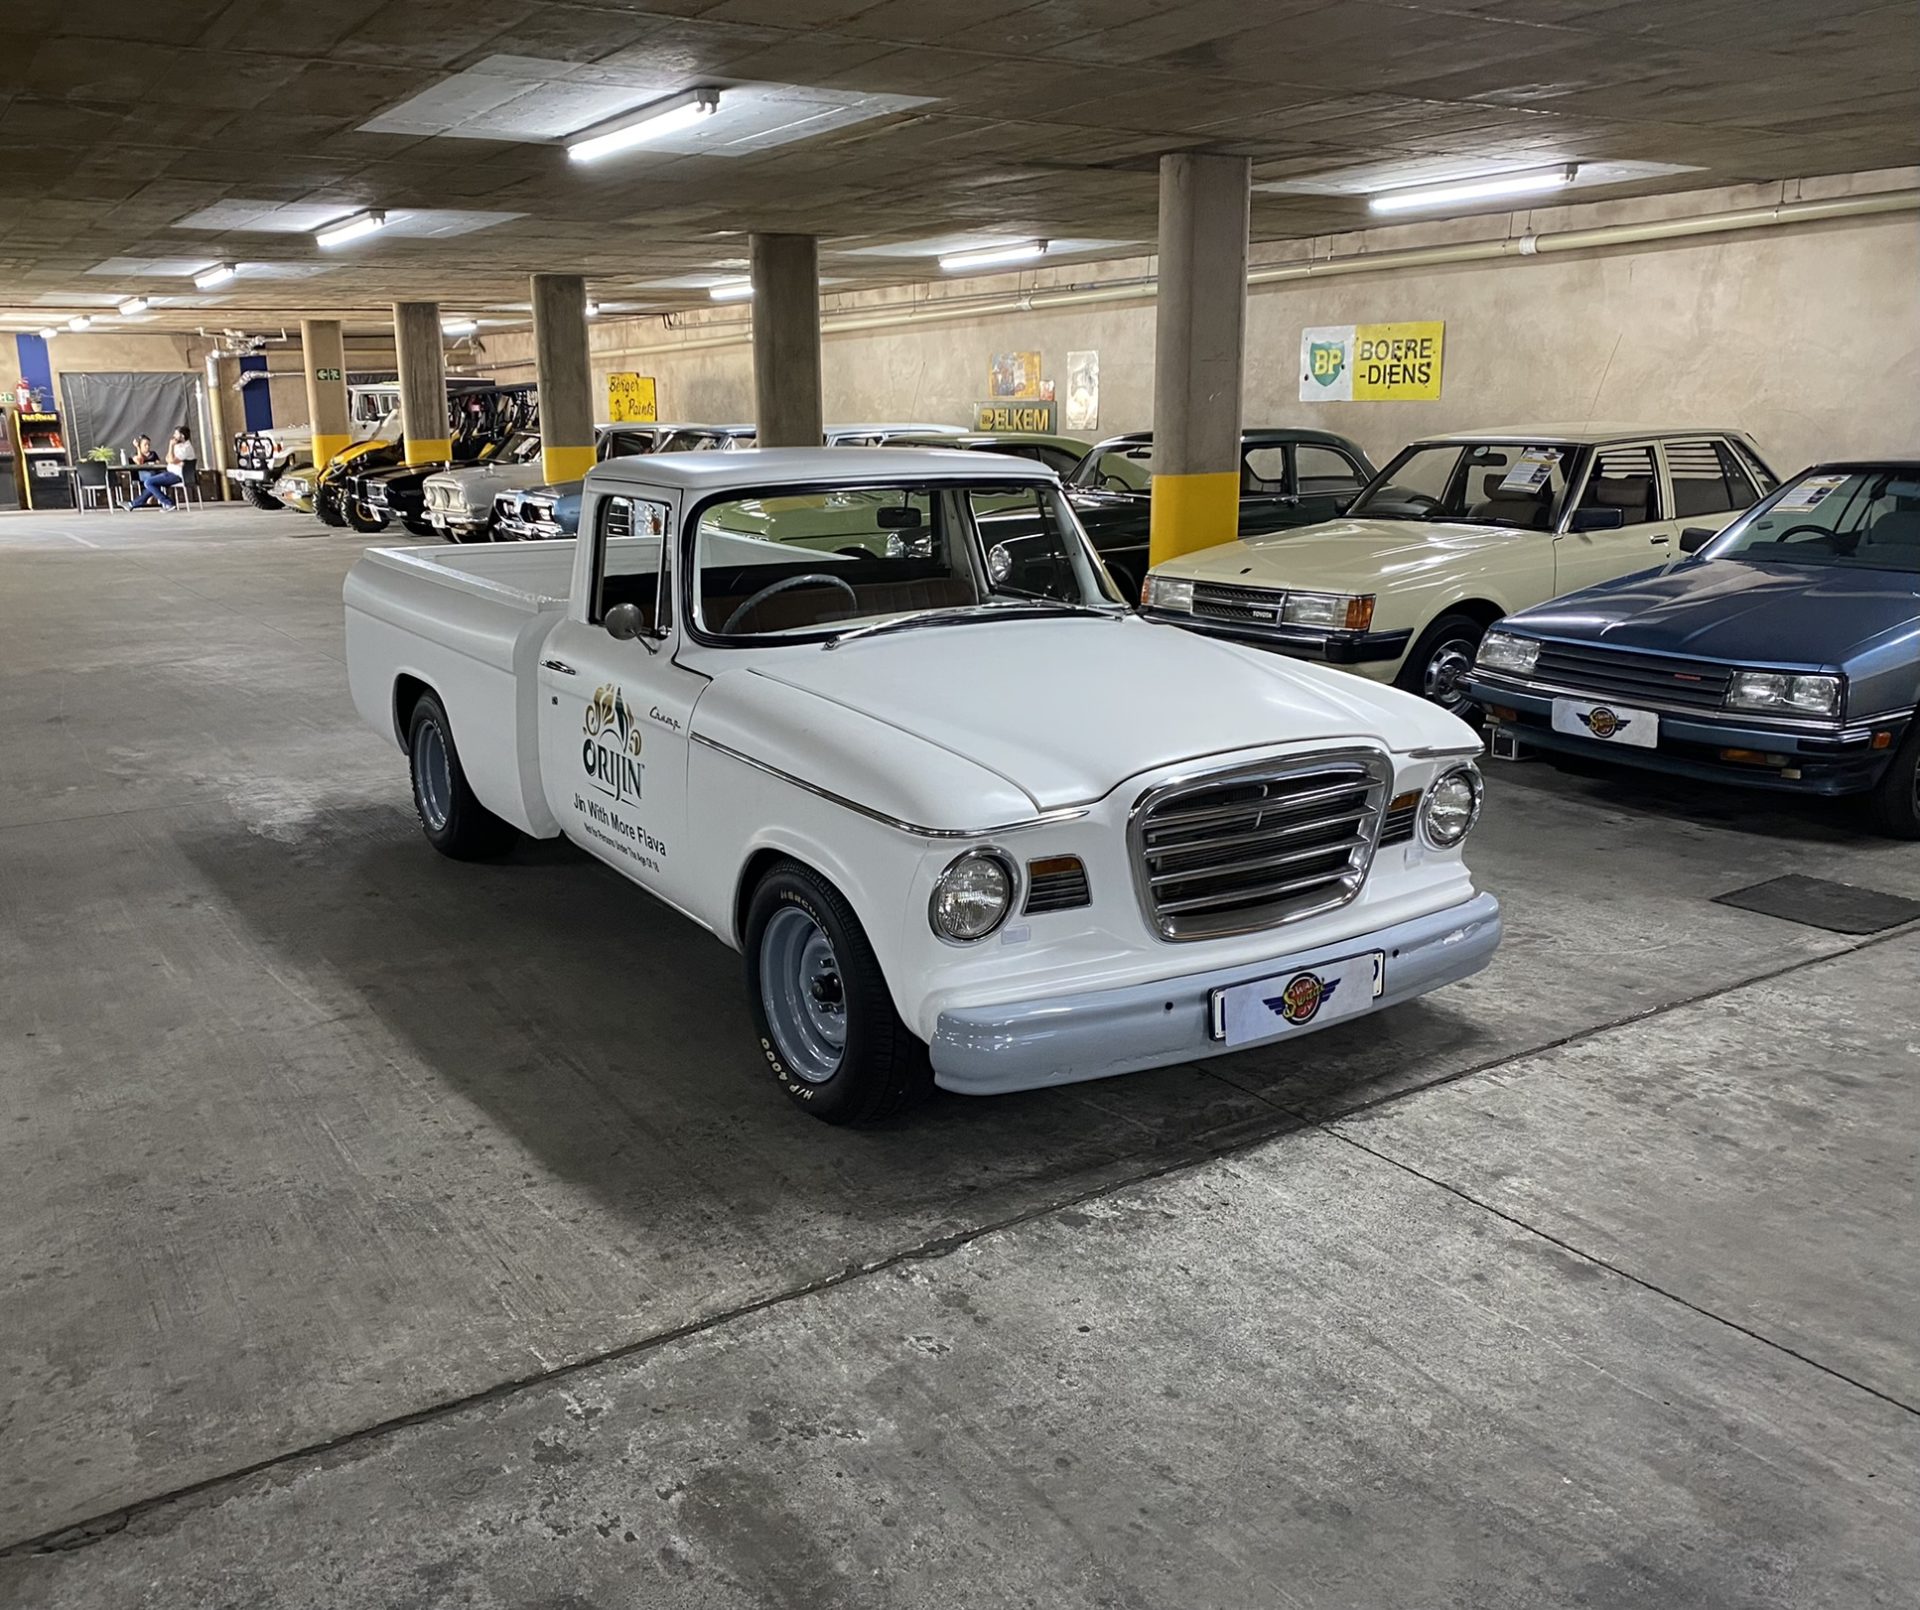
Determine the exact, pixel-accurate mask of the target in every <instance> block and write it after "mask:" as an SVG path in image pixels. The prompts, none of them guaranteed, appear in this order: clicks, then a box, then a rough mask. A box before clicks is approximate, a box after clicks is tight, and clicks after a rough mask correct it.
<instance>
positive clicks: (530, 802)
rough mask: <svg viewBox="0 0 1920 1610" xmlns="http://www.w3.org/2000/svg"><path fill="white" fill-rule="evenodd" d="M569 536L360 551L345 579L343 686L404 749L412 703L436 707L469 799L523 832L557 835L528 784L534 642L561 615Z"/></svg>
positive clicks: (536, 776) (532, 762)
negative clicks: (421, 698)
mask: <svg viewBox="0 0 1920 1610" xmlns="http://www.w3.org/2000/svg"><path fill="white" fill-rule="evenodd" d="M575 546H576V545H575V543H573V542H572V541H559V542H539V543H514V544H511V545H505V546H500V547H494V546H491V545H489V546H484V547H482V546H475V547H471V548H461V547H446V546H437V547H423V548H369V549H368V550H367V551H366V553H365V555H364V556H363V557H362V558H361V559H360V560H359V562H358V563H356V564H355V565H354V567H353V569H352V570H350V571H349V572H348V573H347V580H346V586H345V588H344V589H343V597H344V599H345V602H346V615H347V682H348V685H349V686H350V688H351V689H352V692H353V702H354V706H355V708H356V709H358V710H359V712H360V714H361V716H362V717H363V718H364V719H365V720H366V721H367V722H368V723H369V724H370V725H372V726H373V727H374V728H375V730H376V731H384V732H388V733H390V734H391V735H392V737H393V740H394V742H395V743H397V744H400V745H401V746H402V747H405V745H406V742H407V722H408V719H409V716H410V714H411V710H412V705H413V701H414V700H415V699H416V698H417V697H418V695H419V693H420V692H421V691H422V690H426V691H429V692H431V693H432V694H433V696H434V697H435V698H437V699H438V700H439V701H440V704H441V706H442V707H443V708H444V709H445V710H446V713H447V719H448V723H449V725H450V726H451V728H452V731H453V738H454V742H455V745H456V747H457V748H458V749H459V751H460V761H461V765H462V766H463V767H464V768H465V770H466V773H467V779H468V781H469V782H470V783H471V784H472V786H473V790H474V792H475V793H476V794H478V795H479V797H480V800H481V803H483V804H484V805H485V806H486V807H487V808H488V809H489V810H491V811H493V812H494V813H495V814H496V815H498V816H501V817H504V818H505V819H506V820H507V821H509V822H512V823H513V824H514V825H515V826H516V827H518V828H520V829H521V830H522V831H524V832H528V833H532V834H535V835H536V836H538V837H542V838H545V837H550V836H552V835H553V834H554V833H556V832H557V831H558V830H559V824H558V823H557V822H556V821H555V820H554V818H553V815H552V812H551V811H550V810H549V809H548V806H547V802H546V799H545V796H544V794H543V792H542V790H541V786H540V764H539V759H540V757H539V734H538V721H537V712H536V708H535V706H536V701H537V698H538V692H539V678H538V671H537V665H538V661H539V656H540V649H541V645H542V644H544V643H545V642H546V639H547V635H548V633H549V632H550V631H551V630H552V629H553V626H554V624H555V623H556V622H558V621H559V620H560V619H561V618H562V617H563V616H564V614H565V612H566V607H567V598H568V595H569V593H570V592H571V590H572V578H573V556H574V548H575Z"/></svg>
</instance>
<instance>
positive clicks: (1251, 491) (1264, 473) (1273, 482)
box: [1240, 447, 1287, 497]
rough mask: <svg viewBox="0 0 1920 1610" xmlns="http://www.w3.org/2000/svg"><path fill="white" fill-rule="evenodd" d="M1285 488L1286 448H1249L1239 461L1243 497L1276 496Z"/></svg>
mask: <svg viewBox="0 0 1920 1610" xmlns="http://www.w3.org/2000/svg"><path fill="white" fill-rule="evenodd" d="M1286 489H1287V450H1286V449H1285V448H1284V447H1254V448H1249V449H1248V451H1247V455H1246V457H1245V458H1244V459H1242V460H1241V462H1240V493H1241V495H1242V496H1243V497H1277V496H1279V494H1280V493H1282V492H1284V491H1286Z"/></svg>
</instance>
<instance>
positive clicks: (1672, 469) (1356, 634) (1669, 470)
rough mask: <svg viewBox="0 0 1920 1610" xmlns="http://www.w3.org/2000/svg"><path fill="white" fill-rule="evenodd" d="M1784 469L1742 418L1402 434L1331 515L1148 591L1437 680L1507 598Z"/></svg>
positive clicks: (1442, 690)
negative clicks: (1732, 426)
mask: <svg viewBox="0 0 1920 1610" xmlns="http://www.w3.org/2000/svg"><path fill="white" fill-rule="evenodd" d="M1777 485H1779V480H1778V478H1777V477H1776V476H1775V475H1774V474H1773V472H1772V471H1771V470H1770V469H1768V468H1767V465H1766V463H1765V461H1764V460H1762V458H1761V457H1760V453H1759V450H1758V449H1757V448H1756V447H1755V446H1754V445H1753V443H1752V442H1751V441H1750V440H1748V438H1747V437H1746V436H1744V435H1742V434H1741V433H1740V432H1738V431H1730V430H1666V429H1651V428H1648V427H1646V426H1634V425H1536V426H1528V427H1523V428H1522V429H1519V430H1481V431H1465V432H1462V433H1460V434H1458V435H1453V436H1435V437H1429V438H1427V439H1426V440H1424V441H1418V442H1415V443H1414V444H1413V445H1412V446H1410V447H1407V448H1405V449H1403V450H1402V451H1401V452H1400V454H1399V455H1398V456H1397V457H1395V458H1394V459H1393V461H1392V462H1391V463H1389V464H1388V465H1387V467H1386V468H1385V469H1384V470H1382V471H1380V473H1379V474H1378V475H1376V476H1375V477H1374V478H1373V480H1371V481H1370V482H1368V483H1367V486H1366V487H1365V489H1364V490H1363V491H1362V492H1361V493H1360V495H1359V496H1358V497H1357V498H1355V499H1354V500H1353V503H1352V505H1351V506H1350V507H1349V508H1348V509H1347V510H1346V512H1345V513H1344V514H1343V515H1342V516H1340V517H1339V518H1337V519H1332V520H1328V521H1325V522H1324V523H1322V524H1320V525H1310V526H1303V527H1299V528H1297V529H1284V528H1276V529H1274V530H1272V531H1270V532H1265V533H1251V532H1250V533H1247V534H1245V535H1242V536H1241V537H1240V538H1239V540H1238V541H1235V542H1228V543H1223V544H1222V545H1221V546H1219V547H1217V548H1205V549H1202V550H1200V551H1198V552H1195V553H1189V554H1183V555H1181V556H1180V557H1179V558H1177V559H1173V560H1170V561H1168V562H1167V563H1165V564H1161V565H1156V566H1154V568H1153V570H1152V572H1151V574H1150V575H1149V576H1148V579H1147V590H1146V599H1145V603H1146V608H1147V611H1148V613H1149V614H1151V615H1153V616H1154V617H1156V618H1157V619H1162V620H1177V621H1179V622H1180V623H1181V624H1182V625H1184V626H1187V627H1189V628H1191V629H1192V630H1194V631H1200V632H1208V633H1211V634H1214V635H1216V636H1222V637H1231V638H1234V639H1236V640H1238V641H1240V642H1243V643H1258V644H1260V645H1262V646H1264V647H1268V648H1273V649H1277V650H1279V651H1280V652H1281V653H1283V654H1296V655H1301V656H1304V657H1307V658H1310V659H1317V660H1324V661H1325V662H1327V663H1328V664H1330V665H1341V666H1346V667H1348V668H1349V669H1351V670H1353V671H1356V672H1358V673H1359V674H1360V675H1362V676H1367V677H1371V678H1373V679H1374V680H1376V681H1380V682H1391V683H1393V684H1395V685H1396V686H1398V687H1402V688H1406V689H1407V690H1409V691H1410V692H1413V693H1422V694H1425V695H1426V696H1427V697H1428V698H1430V699H1432V700H1434V701H1435V702H1436V703H1438V704H1440V705H1441V706H1443V707H1444V708H1446V709H1449V710H1453V711H1455V712H1456V713H1462V714H1464V713H1469V712H1470V711H1471V701H1470V700H1469V698H1468V696H1467V692H1466V689H1465V686H1464V684H1463V680H1462V679H1463V678H1464V677H1465V675H1466V673H1467V671H1468V670H1469V669H1470V668H1471V667H1472V665H1473V656H1474V651H1475V649H1477V648H1478V647H1479V645H1480V639H1481V636H1482V635H1483V634H1484V633H1485V632H1486V629H1487V628H1488V627H1489V626H1491V625H1492V624H1493V623H1494V622H1495V621H1497V620H1499V619H1500V618H1501V617H1502V616H1503V615H1511V614H1512V613H1514V611H1516V610H1521V609H1529V608H1531V607H1532V606H1533V605H1535V604H1540V603H1544V602H1546V600H1547V599H1549V598H1556V597H1558V596H1559V595H1560V594H1562V593H1569V592H1572V591H1574V589H1576V588H1579V587H1588V586H1591V585H1592V584H1593V583H1595V582H1599V581H1611V580H1613V579H1614V578H1615V577H1617V576H1626V575H1631V574H1633V573H1634V572H1635V571H1641V570H1650V569H1662V568H1664V567H1666V566H1668V565H1671V564H1673V563H1674V562H1676V561H1677V560H1678V559H1680V558H1681V557H1682V556H1683V553H1684V552H1685V551H1688V549H1687V543H1688V542H1689V541H1690V542H1691V543H1692V545H1693V546H1694V547H1698V546H1699V543H1700V542H1701V541H1704V540H1705V539H1706V538H1707V537H1709V536H1711V535H1713V533H1715V532H1717V531H1718V530H1719V529H1720V527H1721V526H1723V525H1725V524H1727V522H1728V521H1730V520H1732V519H1733V517H1734V516H1735V515H1736V514H1737V513H1738V512H1739V511H1740V510H1742V509H1744V508H1746V507H1748V506H1749V505H1750V504H1752V503H1754V502H1755V501H1757V500H1758V499H1759V498H1760V497H1762V496H1763V495H1764V494H1766V493H1768V492H1771V491H1772V490H1773V489H1774V487H1776V486H1777Z"/></svg>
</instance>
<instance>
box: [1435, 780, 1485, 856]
mask: <svg viewBox="0 0 1920 1610" xmlns="http://www.w3.org/2000/svg"><path fill="white" fill-rule="evenodd" d="M1480 799H1481V785H1480V773H1479V772H1477V771H1476V770H1474V768H1473V767H1471V766H1456V767H1454V769H1453V770H1452V771H1450V772H1445V773H1442V774H1441V776H1440V777H1439V778H1437V779H1436V780H1435V781H1434V784H1433V786H1432V787H1431V788H1429V789H1428V790H1427V794H1426V798H1425V799H1423V800H1421V802H1420V826H1421V828H1422V830H1423V831H1424V832H1425V833H1426V835H1427V842H1428V843H1429V844H1431V845H1433V846H1434V848H1435V849H1440V850H1450V849H1452V848H1453V847H1454V846H1455V845H1456V844H1458V843H1459V842H1460V841H1461V840H1462V839H1464V838H1465V837H1466V836H1467V835H1468V834H1469V833H1471V832H1472V831H1473V824H1474V823H1475V822H1477V821H1479V820H1480Z"/></svg>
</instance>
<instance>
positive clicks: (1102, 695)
mask: <svg viewBox="0 0 1920 1610" xmlns="http://www.w3.org/2000/svg"><path fill="white" fill-rule="evenodd" d="M735 652H738V651H735ZM734 674H735V673H728V674H727V676H726V677H725V678H723V680H731V679H732V676H733V675H734ZM739 674H744V675H747V676H751V677H754V678H756V679H760V680H762V681H763V682H772V683H777V684H779V685H780V686H781V687H782V688H785V689H791V690H794V691H797V692H800V693H804V694H807V695H810V696H811V697H812V698H814V699H817V700H821V701H825V702H826V703H828V704H830V705H833V706H837V707H839V708H840V709H841V710H843V711H848V712H855V713H857V714H859V715H861V716H864V717H866V718H868V720H869V721H871V722H877V723H879V724H881V725H882V726H884V727H887V728H892V729H895V730H896V731H897V732H899V733H900V734H903V735H905V737H906V739H910V740H917V741H918V742H920V743H923V744H928V745H932V746H934V747H936V748H938V749H941V750H945V751H947V752H948V754H950V755H952V756H957V757H962V758H964V759H966V760H968V761H971V762H972V763H973V765H974V766H976V767H978V768H980V769H981V770H983V771H985V772H988V773H991V774H992V775H993V776H994V777H995V778H997V779H1000V780H1001V781H1002V782H1004V783H1005V784H1008V785H1011V787H1012V788H1014V789H1017V790H1018V791H1019V793H1020V794H1022V795H1024V796H1025V797H1026V799H1027V800H1029V801H1031V803H1032V805H1033V806H1034V807H1035V808H1037V809H1041V810H1049V809H1053V808H1055V807H1058V806H1063V805H1077V804H1083V803H1085V802H1087V801H1089V800H1095V799H1099V798H1101V797H1103V796H1104V795H1106V794H1108V793H1111V792H1112V791H1113V790H1114V789H1115V788H1116V787H1118V786H1119V785H1120V784H1122V783H1124V782H1126V781H1127V780H1128V779H1129V778H1131V777H1136V776H1138V775H1140V774H1141V773H1143V772H1147V771H1152V770H1155V769H1157V768H1160V767H1165V766H1171V765H1175V764H1177V763H1180V762H1183V761H1195V760H1202V759H1204V760H1207V761H1209V762H1213V763H1218V764H1230V763H1231V760H1232V757H1233V755H1234V754H1235V752H1236V751H1258V750H1263V749H1270V748H1272V747H1274V746H1275V745H1282V744H1299V743H1309V744H1338V743H1352V742H1362V743H1372V744H1377V745H1379V746H1380V747H1381V748H1383V749H1387V750H1394V751H1401V752H1404V751H1406V750H1409V749H1416V748H1423V747H1430V748H1446V749H1452V748H1458V749H1467V750H1470V749H1473V748H1475V747H1477V745H1478V741H1479V740H1478V736H1477V735H1476V734H1475V733H1474V732H1473V731H1472V730H1471V729H1470V728H1468V727H1467V726H1466V725H1465V724H1464V723H1462V722H1460V721H1458V720H1456V719H1455V718H1454V717H1452V716H1450V715H1448V714H1447V713H1446V712H1445V711H1443V710H1441V709H1439V708H1438V707H1437V706H1435V705H1431V704H1428V703H1427V702H1426V701H1424V700H1422V699H1417V698H1415V697H1413V696H1412V695H1411V694H1407V693H1402V692H1400V691H1398V690H1397V689H1394V688H1388V687H1381V686H1379V685H1377V684H1375V683H1372V682H1368V681H1365V680H1363V679H1362V678H1360V677H1357V676H1353V675H1350V674H1348V673H1346V672H1343V671H1334V670H1329V669H1328V668H1326V667H1324V666H1317V665H1308V664H1305V663H1302V662H1300V661H1297V660H1289V659H1287V658H1285V657H1283V656H1280V655H1274V654H1267V653H1264V652H1262V651H1260V650H1258V649H1253V648H1247V647H1244V646H1242V645H1240V644H1235V643H1228V642H1223V641H1220V640H1219V639H1216V638H1209V637H1201V636H1199V635H1198V634H1196V633H1192V632H1188V631H1185V630H1183V629H1181V628H1180V627H1176V626H1164V625H1159V624H1156V623H1153V622H1149V621H1145V620H1142V619H1139V618H1138V617H1135V616H1126V617H1122V618H1120V619H1118V620H1092V619H1087V618H1085V617H1078V618H1074V617H1069V618H1066V619H1045V620H1032V619H1027V620H1016V621H995V622H992V623H978V622H975V623H966V624H959V625H952V626H928V627H921V628H918V629H910V630H906V631H902V632H898V633H883V634H880V635H878V636H875V637H870V638H864V639H859V640H856V641H853V642H849V643H847V644H846V645H845V646H844V647H841V648H838V649H832V650H827V649H822V648H819V647H816V646H808V647H805V648H801V647H793V648H785V649H779V650H771V651H765V652H755V653H754V654H753V658H752V662H751V667H750V668H748V669H744V670H743V672H742V673H739ZM719 691H720V689H719V687H717V686H716V687H715V688H713V689H711V690H709V692H708V694H707V695H706V697H705V698H703V699H702V701H701V704H700V707H699V710H698V711H697V712H696V715H695V726H696V728H700V727H701V726H702V725H703V717H704V716H705V715H706V714H707V713H708V705H709V702H710V701H712V700H713V695H714V694H715V693H717V692H719ZM731 703H732V701H731V700H721V701H717V702H716V703H715V706H714V708H715V711H716V712H717V711H718V709H719V708H721V707H722V706H725V705H729V704H731ZM756 758H767V757H756ZM819 758H820V761H821V762H822V763H824V765H826V766H831V765H832V763H833V760H832V757H829V756H821V757H819ZM868 758H869V757H866V756H861V757H858V758H857V760H856V759H855V758H854V757H849V760H850V761H851V762H852V763H854V764H857V765H858V766H860V767H861V768H862V769H864V768H865V765H866V762H867V759H868ZM800 775H805V776H807V778H808V780H809V781H813V782H818V783H820V784H821V785H822V786H825V787H828V788H834V787H835V785H834V782H833V780H832V779H830V778H828V777H825V776H813V775H811V774H810V773H800ZM835 791H836V792H840V793H843V794H848V795H849V797H854V798H858V797H859V795H858V794H857V793H854V792H853V791H852V790H850V789H848V788H846V787H844V786H842V787H839V788H836V789H835ZM863 802H865V803H870V802H866V801H863ZM962 809H964V804H963V805H962ZM974 814H975V815H976V816H977V813H974ZM914 819H917V820H921V821H928V822H932V820H933V819H932V818H931V817H927V816H921V817H918V818H914Z"/></svg>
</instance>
